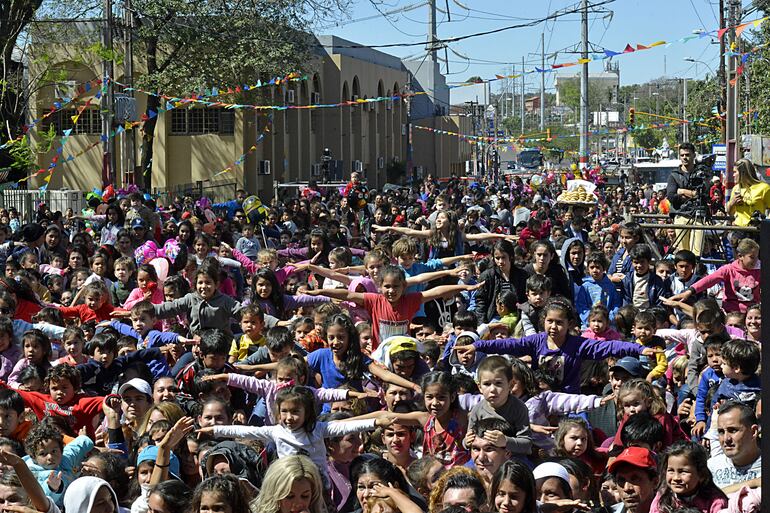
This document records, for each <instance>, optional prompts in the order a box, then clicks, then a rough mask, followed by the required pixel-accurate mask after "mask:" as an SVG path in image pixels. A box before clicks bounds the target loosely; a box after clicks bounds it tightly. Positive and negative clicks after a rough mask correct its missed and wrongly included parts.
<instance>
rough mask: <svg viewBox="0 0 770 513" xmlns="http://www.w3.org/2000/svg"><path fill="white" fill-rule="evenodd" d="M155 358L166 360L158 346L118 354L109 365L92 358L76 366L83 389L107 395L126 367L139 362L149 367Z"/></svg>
mask: <svg viewBox="0 0 770 513" xmlns="http://www.w3.org/2000/svg"><path fill="white" fill-rule="evenodd" d="M154 360H163V361H165V360H166V357H165V356H164V355H163V353H161V351H160V349H158V348H157V347H152V348H150V349H141V350H139V351H134V352H133V353H128V354H127V355H125V356H118V357H117V358H115V359H114V360H113V361H112V364H111V365H110V366H109V367H105V366H104V365H102V364H101V363H99V362H97V361H96V360H90V361H88V362H86V363H81V364H78V365H77V367H76V368H77V370H78V372H80V379H81V382H82V384H83V390H87V391H90V392H95V393H96V394H97V395H107V394H110V393H112V389H113V387H114V386H115V385H116V384H117V382H118V378H119V377H120V375H121V374H123V371H125V370H126V368H128V367H130V366H131V365H135V364H137V363H139V362H144V363H145V364H146V365H147V366H148V367H149V366H150V365H152V363H153V361H154Z"/></svg>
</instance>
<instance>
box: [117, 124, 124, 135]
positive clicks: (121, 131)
mask: <svg viewBox="0 0 770 513" xmlns="http://www.w3.org/2000/svg"><path fill="white" fill-rule="evenodd" d="M125 131H126V129H125V128H123V126H122V125H118V128H116V129H115V135H117V134H122V133H123V132H125Z"/></svg>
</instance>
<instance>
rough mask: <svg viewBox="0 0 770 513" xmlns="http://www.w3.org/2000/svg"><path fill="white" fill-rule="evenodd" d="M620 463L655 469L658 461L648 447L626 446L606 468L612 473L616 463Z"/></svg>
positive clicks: (616, 465) (616, 466)
mask: <svg viewBox="0 0 770 513" xmlns="http://www.w3.org/2000/svg"><path fill="white" fill-rule="evenodd" d="M621 463H627V464H629V465H631V466H633V467H639V468H643V469H652V470H655V469H657V468H658V462H657V461H656V460H655V456H654V455H653V454H652V452H651V451H650V450H649V449H645V448H644V447H628V448H626V449H624V450H623V452H621V453H620V454H619V455H618V457H617V458H615V459H614V460H612V463H610V464H609V466H608V467H607V470H608V471H609V472H610V473H613V472H614V471H615V470H616V469H617V468H618V465H620V464H621Z"/></svg>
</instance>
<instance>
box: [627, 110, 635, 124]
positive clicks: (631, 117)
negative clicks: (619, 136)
mask: <svg viewBox="0 0 770 513" xmlns="http://www.w3.org/2000/svg"><path fill="white" fill-rule="evenodd" d="M635 121H636V109H635V108H633V107H631V108H630V109H628V127H629V128H634V124H635Z"/></svg>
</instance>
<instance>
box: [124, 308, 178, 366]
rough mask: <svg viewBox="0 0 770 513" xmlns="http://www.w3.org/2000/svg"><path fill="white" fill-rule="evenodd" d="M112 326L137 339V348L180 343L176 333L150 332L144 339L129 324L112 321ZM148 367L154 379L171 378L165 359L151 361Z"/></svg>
mask: <svg viewBox="0 0 770 513" xmlns="http://www.w3.org/2000/svg"><path fill="white" fill-rule="evenodd" d="M110 326H112V327H113V328H115V329H116V330H117V331H118V333H120V334H121V335H126V336H129V337H131V338H135V339H136V341H137V347H138V348H139V349H147V348H150V347H161V346H165V345H167V344H176V343H177V342H179V335H177V334H176V333H171V332H165V331H158V330H150V331H149V332H148V333H147V335H145V337H144V339H143V338H142V336H141V335H140V334H139V333H137V332H136V331H134V329H133V328H132V327H131V326H129V325H128V324H124V323H122V322H119V321H112V322H111V323H110ZM147 367H148V368H149V369H150V372H152V377H153V378H154V379H158V378H162V377H164V376H171V369H170V368H169V366H168V362H167V361H166V359H165V358H161V359H158V360H151V361H149V362H147Z"/></svg>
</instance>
